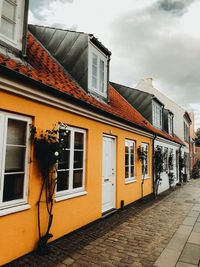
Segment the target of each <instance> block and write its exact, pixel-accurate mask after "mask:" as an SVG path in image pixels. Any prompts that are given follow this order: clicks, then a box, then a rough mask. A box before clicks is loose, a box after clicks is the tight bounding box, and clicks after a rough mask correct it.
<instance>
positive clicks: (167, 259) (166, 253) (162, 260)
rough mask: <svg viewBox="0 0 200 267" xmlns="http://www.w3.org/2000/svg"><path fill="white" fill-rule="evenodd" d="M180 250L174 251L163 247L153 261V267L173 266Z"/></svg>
mask: <svg viewBox="0 0 200 267" xmlns="http://www.w3.org/2000/svg"><path fill="white" fill-rule="evenodd" d="M180 254H181V252H180V251H174V250H173V249H168V248H166V249H164V250H163V252H162V253H161V255H160V257H159V258H158V259H157V261H156V262H155V263H154V265H153V266H155V267H174V266H175V265H176V263H177V261H178V258H179V256H180Z"/></svg>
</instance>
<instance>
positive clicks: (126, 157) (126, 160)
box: [125, 154, 129, 165]
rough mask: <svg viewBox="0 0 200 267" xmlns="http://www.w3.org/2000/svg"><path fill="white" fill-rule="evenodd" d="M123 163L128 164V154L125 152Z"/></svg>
mask: <svg viewBox="0 0 200 267" xmlns="http://www.w3.org/2000/svg"><path fill="white" fill-rule="evenodd" d="M125 165H129V154H125Z"/></svg>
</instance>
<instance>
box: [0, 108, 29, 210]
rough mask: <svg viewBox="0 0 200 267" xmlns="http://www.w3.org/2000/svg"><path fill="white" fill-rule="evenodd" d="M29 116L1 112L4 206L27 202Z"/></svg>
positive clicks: (0, 173)
mask: <svg viewBox="0 0 200 267" xmlns="http://www.w3.org/2000/svg"><path fill="white" fill-rule="evenodd" d="M30 123H31V120H30V119H29V118H26V117H23V116H18V115H13V114H9V113H4V112H0V127H1V129H2V130H1V135H0V164H1V165H0V209H3V208H9V207H13V206H17V205H20V204H25V203H26V202H27V185H28V148H29V147H28V136H29V135H28V133H29V132H28V131H29V130H28V129H29V127H28V126H29V124H30Z"/></svg>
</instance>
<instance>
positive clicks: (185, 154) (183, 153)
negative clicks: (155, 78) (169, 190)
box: [135, 78, 191, 181]
mask: <svg viewBox="0 0 200 267" xmlns="http://www.w3.org/2000/svg"><path fill="white" fill-rule="evenodd" d="M135 88H136V89H139V90H141V91H144V92H147V93H150V94H153V95H155V97H157V98H158V99H159V100H160V101H161V102H162V103H163V104H164V105H165V108H166V109H169V110H170V111H171V112H172V113H173V121H174V123H173V127H174V128H173V132H174V134H175V135H176V136H177V137H178V138H180V139H181V140H182V142H183V143H184V145H183V146H182V147H181V150H180V161H181V162H182V163H181V165H183V166H184V167H183V169H182V171H181V173H180V176H181V178H180V180H181V181H182V180H184V181H186V180H188V179H189V178H190V167H189V166H190V165H189V164H190V149H189V146H190V138H189V129H190V124H191V119H190V116H189V114H188V112H187V111H186V110H184V109H183V108H182V107H181V106H179V105H178V104H176V103H175V102H174V101H172V100H171V99H169V98H168V97H167V96H166V95H164V94H163V93H161V92H160V91H159V90H157V89H156V88H155V87H154V86H153V83H152V78H144V79H142V80H141V81H139V83H138V84H137V85H136V86H135Z"/></svg>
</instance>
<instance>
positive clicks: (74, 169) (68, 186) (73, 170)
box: [56, 127, 86, 196]
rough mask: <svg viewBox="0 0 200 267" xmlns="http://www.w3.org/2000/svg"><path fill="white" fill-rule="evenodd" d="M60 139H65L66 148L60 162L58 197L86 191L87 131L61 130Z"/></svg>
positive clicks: (76, 129)
mask: <svg viewBox="0 0 200 267" xmlns="http://www.w3.org/2000/svg"><path fill="white" fill-rule="evenodd" d="M59 135H60V137H59V138H64V143H65V148H64V151H63V153H62V158H61V159H60V160H59V161H58V167H57V186H56V191H57V193H56V196H63V195H68V194H73V193H77V192H80V191H83V190H84V176H85V135H86V132H85V130H82V129H78V128H71V127H69V128H68V132H66V130H65V129H62V128H60V130H59Z"/></svg>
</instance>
